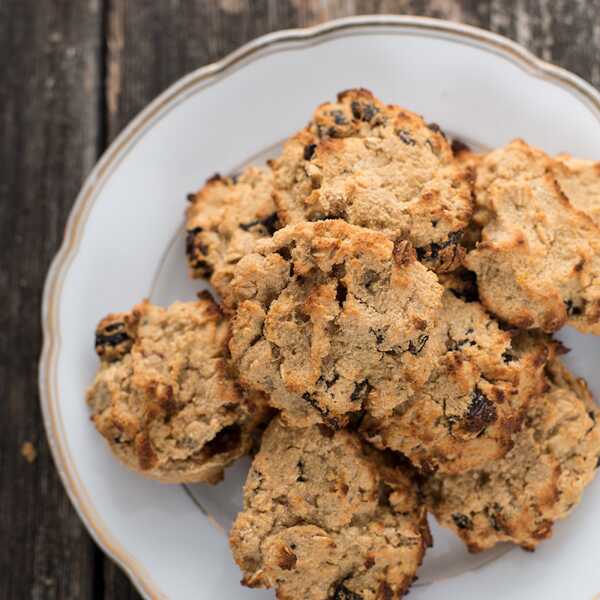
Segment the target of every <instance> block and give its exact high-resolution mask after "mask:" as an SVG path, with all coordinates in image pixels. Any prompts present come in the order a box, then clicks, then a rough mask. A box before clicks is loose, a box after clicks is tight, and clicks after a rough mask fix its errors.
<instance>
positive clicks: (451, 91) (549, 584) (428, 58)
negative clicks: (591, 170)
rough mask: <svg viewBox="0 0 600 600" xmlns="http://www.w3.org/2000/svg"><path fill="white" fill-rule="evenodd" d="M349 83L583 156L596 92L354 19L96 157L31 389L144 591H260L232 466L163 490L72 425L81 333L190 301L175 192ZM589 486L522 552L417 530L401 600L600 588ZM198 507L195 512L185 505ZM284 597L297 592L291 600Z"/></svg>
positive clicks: (455, 32) (96, 525)
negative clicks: (212, 480) (236, 541)
mask: <svg viewBox="0 0 600 600" xmlns="http://www.w3.org/2000/svg"><path fill="white" fill-rule="evenodd" d="M356 86H362V87H366V88H369V89H371V90H372V91H374V92H375V93H376V94H377V95H378V96H380V97H381V98H382V99H384V100H385V101H388V102H394V103H398V104H401V105H404V106H406V107H407V108H410V109H413V110H415V111H417V112H420V113H422V114H424V115H426V118H427V119H429V120H432V121H436V122H438V123H439V124H440V125H441V126H442V127H443V128H445V129H446V130H447V131H449V132H451V133H453V134H457V135H459V136H460V137H461V138H463V139H465V140H470V141H473V142H476V143H478V144H481V145H483V146H489V147H492V146H498V145H500V144H503V143H505V142H507V141H509V140H510V139H511V138H514V137H516V136H522V137H524V138H525V139H527V140H528V141H529V142H531V143H533V144H536V145H539V146H541V147H542V148H544V149H545V150H547V151H549V152H553V153H554V152H562V151H566V152H571V153H573V154H575V155H581V156H584V157H590V158H596V159H600V95H599V94H598V92H596V91H595V90H594V89H593V88H592V87H591V86H589V85H588V84H586V83H585V82H583V81H582V80H580V79H578V78H577V77H575V76H574V75H571V74H570V73H567V72H565V71H563V70H561V69H558V68H556V67H553V66H551V65H548V64H546V63H543V62H541V61H539V60H537V59H535V58H534V57H533V56H532V55H530V54H529V53H527V52H526V51H525V50H523V49H522V48H520V47H519V46H517V45H515V44H514V43H512V42H510V41H509V40H507V39H505V38H501V37H499V36H495V35H492V34H489V33H486V32H484V31H481V30H478V29H474V28H471V27H466V26H462V25H455V24H451V23H447V22H443V21H436V20H431V19H421V18H407V17H389V16H385V17H381V16H378V17H357V18H351V19H344V20H341V21H335V22H332V23H328V24H326V25H323V26H319V27H316V28H314V29H306V30H295V31H284V32H280V33H276V34H272V35H268V36H265V37H263V38H260V39H259V40H256V41H255V42H252V43H251V44H249V45H247V46H244V47H243V48H241V49H240V50H238V51H237V52H235V53H234V54H232V55H230V56H228V57H227V58H225V59H224V60H223V61H221V62H219V63H216V64H214V65H210V66H208V67H204V68H202V69H200V70H198V71H196V72H194V73H192V74H190V75H188V76H187V77H185V78H184V79H182V80H180V81H179V82H177V83H176V84H175V85H173V86H172V87H171V88H169V89H168V90H167V91H166V92H165V93H163V94H162V95H161V96H160V97H159V98H157V99H156V100H154V102H152V103H151V104H150V105H149V106H148V108H146V109H145V110H144V111H143V112H142V113H141V114H140V115H139V116H138V117H137V118H136V119H135V120H134V121H133V122H132V123H131V124H130V125H129V127H127V129H126V130H125V131H124V132H123V133H122V134H121V135H120V136H119V138H118V139H117V140H116V141H115V143H114V144H113V145H112V146H111V147H110V148H109V150H108V151H107V152H106V153H105V155H104V156H103V157H102V159H101V160H100V162H99V163H98V165H97V166H96V168H95V169H94V171H93V172H92V174H91V175H90V177H89V178H88V180H87V181H86V183H85V185H84V186H83V189H82V191H81V193H80V195H79V197H78V198H77V201H76V203H75V206H74V208H73V211H72V213H71V217H70V219H69V223H68V226H67V230H66V234H65V240H64V243H63V246H62V248H61V250H60V252H59V253H58V255H57V257H56V259H55V260H54V263H53V265H52V268H51V269H50V273H49V275H48V280H47V283H46V289H45V293H44V305H43V315H42V319H43V325H44V337H45V343H44V350H43V354H42V358H41V363H40V393H41V400H42V407H43V411H44V418H45V423H46V429H47V432H48V437H49V440H50V444H51V446H52V450H53V453H54V458H55V461H56V464H57V467H58V469H59V471H60V474H61V476H62V478H63V482H64V485H65V487H66V489H67V491H68V493H69V496H70V497H71V500H72V501H73V503H74V505H75V507H76V508H77V510H78V512H79V514H80V516H81V518H82V519H83V521H84V522H85V524H86V525H87V527H88V529H89V530H90V532H91V534H92V535H93V536H94V538H95V539H96V541H97V542H98V543H99V544H100V546H101V547H102V548H103V549H104V550H105V551H106V552H107V554H109V555H110V556H111V557H113V558H114V559H115V560H116V561H117V562H118V563H119V564H120V565H121V566H122V567H123V568H124V569H125V570H126V571H127V572H128V573H129V575H130V576H131V578H132V580H133V581H134V583H135V584H136V586H137V587H138V588H139V589H140V591H141V592H142V593H143V594H145V595H146V596H147V597H152V598H170V599H172V600H188V599H194V600H198V599H201V600H204V599H206V600H208V599H210V600H213V599H215V598H219V599H220V600H221V599H224V600H228V599H231V598H242V599H243V598H259V597H260V598H273V597H274V594H273V593H272V592H270V591H256V590H254V591H252V590H247V589H243V588H241V587H240V586H239V584H238V581H239V578H240V573H239V571H238V569H237V568H236V566H235V565H234V563H233V561H232V560H231V558H230V556H229V551H228V548H227V539H226V535H225V533H224V531H223V529H222V527H223V526H225V527H227V526H228V525H229V523H230V522H231V519H232V518H233V516H234V515H235V512H236V510H237V508H238V507H239V506H240V505H241V490H240V488H241V482H242V481H243V477H244V473H245V470H246V469H247V462H246V463H243V464H239V465H236V466H235V467H234V468H233V469H231V470H230V471H229V473H228V476H227V478H226V481H225V483H224V484H222V485H221V486H219V487H216V488H211V487H208V486H193V487H192V488H190V489H186V488H184V487H182V486H165V485H161V484H157V483H154V482H151V481H146V480H144V479H142V478H141V477H138V476H136V475H134V474H132V473H130V472H128V471H126V470H125V469H124V468H122V467H121V466H120V465H119V464H117V462H116V461H115V460H113V458H112V456H111V455H110V454H109V451H108V450H107V448H106V446H105V444H104V442H103V441H102V439H101V438H100V437H99V436H98V435H97V434H96V433H95V431H94V430H93V427H92V425H91V424H90V422H89V420H88V414H87V408H86V406H85V403H84V400H83V397H84V391H85V388H86V385H87V384H88V383H89V382H90V380H91V379H92V377H93V375H94V371H95V369H96V366H97V360H96V356H95V354H94V350H93V330H94V326H95V324H96V322H97V321H98V319H99V318H100V317H102V316H103V315H104V314H105V313H107V312H110V311H118V310H123V309H127V308H129V307H130V306H131V305H133V304H134V303H135V302H137V301H138V300H140V299H141V298H143V297H145V296H150V297H151V298H152V299H153V300H154V301H156V302H158V303H168V302H170V301H172V300H174V299H176V298H182V299H185V298H191V297H192V296H193V294H194V292H195V291H196V290H197V288H198V286H197V285H196V284H195V283H193V282H191V281H189V280H188V279H187V278H186V272H185V261H184V251H183V236H182V214H183V210H184V206H185V195H186V193H187V192H190V191H192V190H195V189H196V188H198V187H199V185H200V184H201V183H202V182H203V181H204V179H205V178H206V177H208V176H210V175H211V174H212V173H214V172H215V171H221V172H225V173H227V172H230V171H233V170H236V169H237V168H239V167H240V166H241V165H243V164H246V163H247V162H248V161H258V162H260V161H261V160H262V159H264V157H265V156H266V155H268V154H269V153H272V152H273V149H274V148H276V147H277V145H278V144H279V143H280V142H281V140H283V139H284V138H285V137H286V136H288V135H289V134H290V133H292V132H293V131H294V130H296V129H298V128H300V127H301V126H302V125H304V123H305V122H306V121H307V120H308V117H309V115H310V113H311V110H312V108H313V107H314V106H315V105H317V104H318V103H320V102H322V101H324V100H326V99H330V98H333V97H334V96H335V94H336V92H338V91H339V90H343V89H346V88H349V87H356ZM561 337H562V338H563V339H564V340H566V341H567V343H568V345H570V346H571V347H573V348H574V351H573V352H572V354H571V355H569V357H568V359H567V362H569V363H570V364H571V366H573V367H574V368H575V370H576V371H577V372H578V373H579V374H581V375H584V376H586V377H587V378H588V379H589V381H590V383H591V384H592V388H593V389H594V391H595V392H596V393H598V392H600V374H599V373H598V369H597V368H595V367H596V365H597V364H598V359H599V358H600V340H597V339H592V338H590V337H585V336H582V335H578V334H576V333H575V332H573V331H565V332H562V333H561ZM598 504H600V481H597V482H595V484H593V485H592V486H591V487H590V489H588V491H587V492H586V494H585V497H584V499H583V502H582V504H581V506H580V507H578V508H577V509H576V510H575V512H574V514H573V515H572V516H571V517H570V519H569V520H568V521H566V522H564V523H561V524H559V526H558V527H557V528H556V532H555V535H554V538H553V539H552V540H550V541H548V542H544V543H543V544H542V546H541V547H540V549H539V550H538V551H537V552H536V553H535V554H532V555H530V554H525V553H523V552H522V551H520V550H518V549H514V548H510V547H507V546H504V547H500V548H496V549H495V550H493V551H491V552H489V553H485V554H481V555H477V556H469V555H468V554H467V553H466V552H465V551H464V549H463V547H462V545H461V544H460V543H459V542H458V541H457V540H455V539H454V538H453V537H452V536H451V535H450V534H449V533H447V532H445V531H442V530H440V529H438V528H437V527H434V536H435V542H436V543H435V547H434V549H433V550H432V551H430V552H429V554H428V556H427V558H426V560H425V564H424V565H423V567H422V569H421V572H420V580H419V584H418V585H417V586H415V587H414V588H413V590H412V591H411V598H413V599H414V600H438V599H439V600H441V599H447V598H455V597H461V598H483V597H485V598H488V599H495V598H497V599H499V598H511V599H513V600H516V599H528V600H529V599H531V598H544V599H545V600H551V599H561V600H563V599H565V598H578V599H579V598H583V599H589V600H592V598H595V597H596V596H595V594H598V593H599V592H600V573H599V572H598V570H597V558H598V557H599V556H600V536H598V535H597V532H598V531H599V530H600V513H599V512H598V511H597V510H595V509H594V507H595V505H598ZM201 507H203V509H202V508H201ZM299 600H301V599H299Z"/></svg>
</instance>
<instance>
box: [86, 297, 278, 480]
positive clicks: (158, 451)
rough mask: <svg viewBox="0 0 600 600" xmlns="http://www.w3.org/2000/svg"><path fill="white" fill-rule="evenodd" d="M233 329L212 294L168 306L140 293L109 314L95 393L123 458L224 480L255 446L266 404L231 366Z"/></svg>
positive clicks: (99, 423) (101, 334) (97, 419)
mask: <svg viewBox="0 0 600 600" xmlns="http://www.w3.org/2000/svg"><path fill="white" fill-rule="evenodd" d="M228 335H229V325H228V322H227V320H226V319H225V318H224V317H223V315H222V314H221V312H220V310H219V308H218V307H217V305H216V304H215V303H214V302H213V301H212V299H208V298H203V299H200V300H198V301H197V302H185V303H183V302H178V303H175V304H173V305H171V306H170V307H169V308H166V309H165V308H161V307H159V306H154V305H152V304H150V303H149V302H142V303H141V304H138V305H137V306H135V307H134V308H133V309H132V310H131V311H130V312H126V313H120V314H115V315H109V317H107V318H106V319H104V320H102V321H101V323H100V326H99V328H98V331H97V333H96V351H97V352H98V355H99V356H100V359H101V364H100V369H99V371H98V373H97V375H96V378H95V381H94V382H93V384H92V385H91V387H90V388H89V389H88V391H87V402H88V404H89V406H90V409H91V412H92V421H93V423H94V425H95V426H96V428H97V429H98V431H99V432H100V433H101V434H102V435H103V436H104V438H105V439H106V441H107V442H108V445H109V446H110V448H111V450H112V451H113V453H114V454H115V455H116V456H117V458H119V460H121V461H122V462H123V463H124V464H125V465H127V466H128V467H130V468H131V469H133V470H135V471H137V472H138V473H141V474H143V475H146V476H148V477H151V478H154V479H158V480H160V481H164V482H172V483H182V482H195V481H207V482H210V483H216V482H217V481H219V480H220V479H221V478H222V475H223V469H224V468H225V467H226V466H227V465H229V464H230V463H232V462H233V461H234V460H236V459H237V458H239V457H240V456H242V455H244V454H246V453H247V452H248V451H249V450H250V448H251V446H252V445H253V442H254V435H255V434H256V433H257V431H258V428H259V427H260V426H261V424H262V422H263V421H264V420H265V418H266V417H267V416H268V414H267V413H268V409H267V407H266V402H265V400H264V398H263V397H262V396H261V395H260V394H259V393H251V392H245V391H242V390H241V389H240V387H239V386H238V384H237V383H236V381H235V380H234V379H232V378H231V376H230V375H229V373H228V372H227V366H226V355H225V354H226V351H227V338H228ZM99 342H100V343H99Z"/></svg>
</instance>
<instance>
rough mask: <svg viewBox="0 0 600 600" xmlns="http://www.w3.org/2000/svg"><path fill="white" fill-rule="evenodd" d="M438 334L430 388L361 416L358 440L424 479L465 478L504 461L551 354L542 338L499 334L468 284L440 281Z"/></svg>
mask: <svg viewBox="0 0 600 600" xmlns="http://www.w3.org/2000/svg"><path fill="white" fill-rule="evenodd" d="M445 283H446V286H447V290H446V292H445V293H444V296H443V300H442V302H443V310H442V312H441V315H440V318H439V320H438V329H437V332H436V335H437V336H439V337H440V338H441V343H440V345H441V346H442V348H443V350H442V352H441V353H440V355H439V357H438V358H437V359H436V361H435V367H434V369H433V371H432V372H431V375H430V378H429V381H428V382H427V384H426V385H424V386H423V387H422V388H421V390H419V391H418V392H417V393H416V394H415V395H414V396H413V397H412V398H411V399H409V400H408V401H407V402H405V403H404V404H402V405H400V406H398V407H397V408H396V409H395V410H394V413H393V414H392V415H391V416H385V417H383V418H377V417H374V416H373V415H372V414H368V415H367V416H365V418H364V420H363V421H362V424H361V433H362V434H363V435H364V436H365V437H366V439H368V440H369V441H370V442H371V443H373V444H375V445H376V446H378V447H380V448H390V449H392V450H396V451H399V452H402V453H403V454H404V455H405V456H406V457H408V458H409V459H410V460H411V462H412V463H413V464H414V465H415V466H417V467H419V468H420V469H421V470H423V471H424V472H432V471H439V472H441V473H462V472H464V471H466V470H470V469H474V468H476V467H478V466H481V465H482V464H485V463H486V462H488V461H490V460H494V459H497V458H500V457H502V456H504V455H505V454H506V453H507V452H508V450H509V449H510V447H511V438H512V434H513V433H514V432H515V431H517V430H518V429H519V428H520V425H521V419H522V417H523V415H524V412H525V410H526V408H527V405H528V403H529V401H530V399H531V398H532V396H533V395H534V394H536V393H538V392H539V390H540V389H541V387H542V385H543V367H544V364H545V361H546V359H547V355H548V353H549V351H550V345H549V343H548V342H547V341H546V340H545V339H544V338H543V337H542V336H535V335H533V334H527V333H522V334H514V333H511V332H508V331H505V330H504V329H502V328H501V327H500V325H499V323H498V322H497V321H495V320H494V319H493V318H492V317H491V316H490V315H489V314H488V313H487V312H486V311H485V310H484V309H483V307H482V306H481V304H480V303H479V302H477V301H476V300H474V299H473V298H474V291H473V290H474V286H473V283H472V282H469V281H468V279H466V280H460V279H458V278H453V279H452V280H451V281H445Z"/></svg>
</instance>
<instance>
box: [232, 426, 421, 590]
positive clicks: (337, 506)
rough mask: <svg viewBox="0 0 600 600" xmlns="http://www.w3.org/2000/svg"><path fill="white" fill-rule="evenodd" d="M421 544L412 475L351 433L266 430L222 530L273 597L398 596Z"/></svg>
mask: <svg viewBox="0 0 600 600" xmlns="http://www.w3.org/2000/svg"><path fill="white" fill-rule="evenodd" d="M429 543H430V535H429V530H428V528H427V522H426V516H425V511H424V509H423V506H422V504H421V502H420V499H419V495H418V491H417V488H416V486H415V484H414V482H413V481H412V476H411V474H410V472H409V471H407V470H406V469H405V468H404V467H402V466H397V465H396V464H395V463H394V462H393V460H392V459H391V458H390V457H388V456H386V455H385V454H383V453H380V452H377V451H375V450H374V449H372V448H368V447H367V445H366V444H364V443H363V442H361V441H360V439H359V438H358V436H357V435H356V434H353V433H351V432H348V431H337V432H333V431H331V430H329V429H327V428H325V427H324V426H322V425H320V426H319V425H316V426H312V427H308V428H299V429H295V428H294V429H288V428H287V427H286V426H285V424H284V423H283V422H282V421H281V419H280V418H275V419H274V420H273V421H272V422H271V424H270V425H269V427H268V428H267V430H266V432H265V434H264V436H263V439H262V444H261V449H260V452H259V453H258V454H257V455H256V457H255V458H254V461H253V463H252V467H251V468H250V472H249V474H248V478H247V480H246V484H245V486H244V509H243V511H242V512H241V513H240V514H239V515H238V517H237V519H236V521H235V522H234V525H233V528H232V530H231V533H230V545H231V549H232V552H233V556H234V558H235V560H236V562H237V564H238V565H239V566H240V568H241V570H242V572H243V580H242V583H243V584H244V585H246V586H249V587H262V588H275V590H276V593H277V598H279V599H280V600H285V599H292V598H302V599H303V600H331V599H333V598H335V599H337V600H342V599H344V600H348V599H352V600H356V599H357V598H360V599H361V600H378V599H381V598H389V599H399V598H401V597H402V596H403V595H404V594H405V593H406V591H407V590H408V588H409V586H410V585H411V583H412V582H413V580H414V578H415V573H416V571H417V568H418V567H419V565H420V564H421V561H422V559H423V555H424V552H425V549H426V546H427V545H428V544H429Z"/></svg>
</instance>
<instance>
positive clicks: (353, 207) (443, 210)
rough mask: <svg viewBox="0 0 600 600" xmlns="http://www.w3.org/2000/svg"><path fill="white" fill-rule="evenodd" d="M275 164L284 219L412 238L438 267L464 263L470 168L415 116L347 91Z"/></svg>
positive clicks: (361, 92) (429, 262)
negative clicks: (324, 221) (330, 222)
mask: <svg viewBox="0 0 600 600" xmlns="http://www.w3.org/2000/svg"><path fill="white" fill-rule="evenodd" d="M272 167H273V173H274V186H275V196H274V197H275V202H276V204H277V210H278V214H279V216H280V218H281V220H282V222H283V224H286V225H288V224H293V223H298V222H300V221H318V220H322V219H343V220H344V221H347V222H348V223H350V224H352V225H358V226H361V227H366V228H368V229H373V230H376V231H381V232H382V233H384V234H386V235H387V236H388V237H390V239H394V240H395V239H407V240H409V241H410V242H411V244H412V245H413V246H414V247H415V248H417V251H418V253H419V257H420V259H421V260H422V261H423V262H424V263H426V264H427V266H429V267H430V268H433V269H434V270H436V271H448V270H451V269H453V268H454V267H456V266H457V265H458V264H460V259H461V256H462V246H461V245H460V244H459V243H458V242H459V239H460V236H461V233H462V231H463V230H464V228H465V227H466V226H467V224H468V222H469V217H470V215H471V212H472V202H471V194H470V186H469V181H468V178H469V174H470V171H469V169H468V168H464V167H463V166H462V165H460V164H458V162H455V161H454V160H453V157H452V150H451V148H450V146H449V144H448V142H447V140H446V139H445V137H444V135H443V133H442V132H441V131H440V129H439V127H435V126H433V125H432V126H428V125H427V124H426V123H425V121H424V120H423V119H422V118H421V117H420V116H418V115H416V114H414V113H411V112H410V111H407V110H405V109H402V108H400V107H398V106H393V105H385V104H383V103H382V102H381V101H379V100H378V99H377V98H375V97H374V96H373V95H372V94H371V93H370V92H368V91H367V90H349V91H347V92H343V93H341V94H339V95H338V100H337V102H334V103H326V104H322V105H321V106H319V107H318V108H317V109H316V111H315V113H314V115H313V119H312V121H311V122H310V123H309V125H308V126H307V127H306V128H305V129H304V130H302V131H300V132H299V133H298V134H297V135H295V136H293V137H292V138H290V140H288V142H287V143H286V144H285V146H284V149H283V152H282V155H281V156H280V157H279V158H278V159H276V160H275V161H273V163H272Z"/></svg>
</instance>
